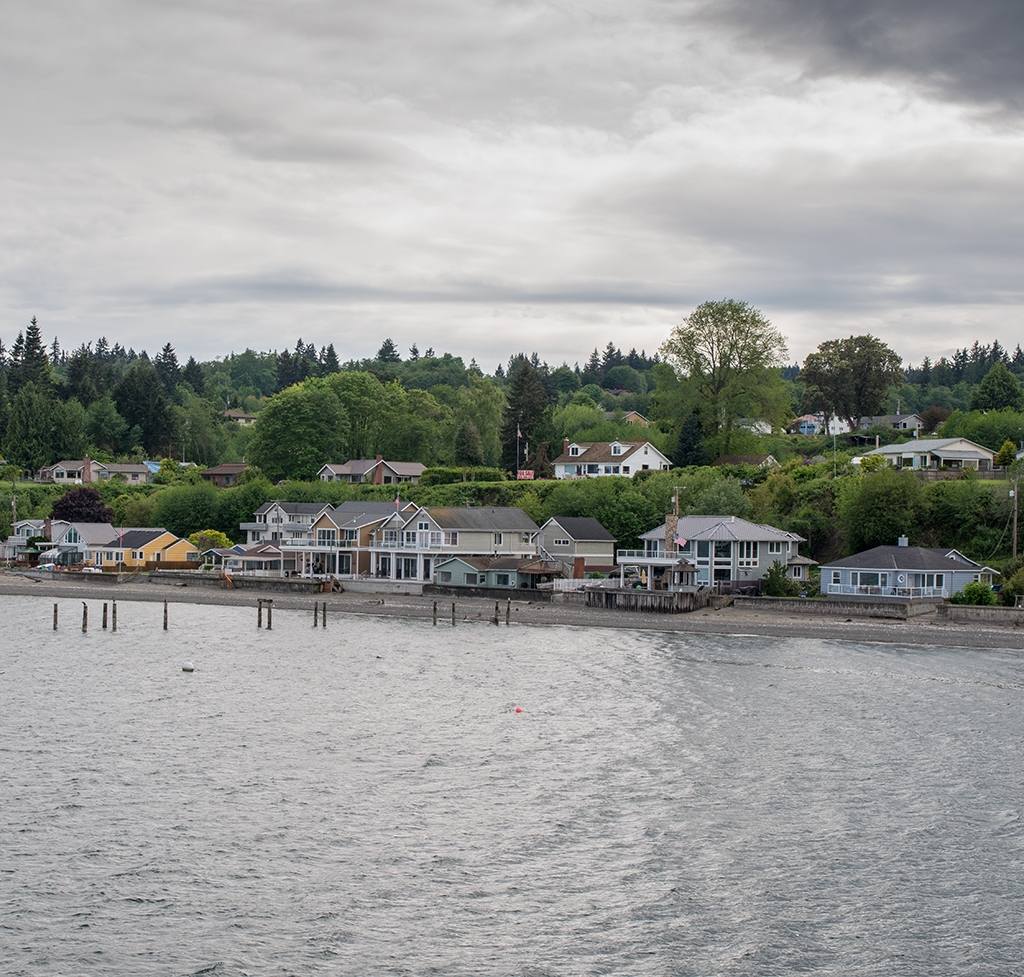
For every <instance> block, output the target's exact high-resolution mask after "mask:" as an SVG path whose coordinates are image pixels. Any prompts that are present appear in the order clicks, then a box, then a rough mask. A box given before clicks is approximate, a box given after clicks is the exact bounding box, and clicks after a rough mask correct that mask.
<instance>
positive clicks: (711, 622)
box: [0, 574, 1024, 651]
mask: <svg viewBox="0 0 1024 977" xmlns="http://www.w3.org/2000/svg"><path fill="white" fill-rule="evenodd" d="M4 595H10V596H20V597H41V598H46V599H48V600H54V599H56V600H60V599H64V600H83V601H113V600H122V601H141V602H147V603H160V602H162V601H165V600H166V601H167V602H168V603H175V604H214V605H220V606H224V607H252V608H255V607H256V602H257V600H258V599H259V594H258V593H256V592H253V591H231V590H220V589H214V588H210V587H202V586H197V587H189V586H187V585H186V586H176V585H167V584H153V583H148V582H147V583H128V584H117V585H110V584H90V583H87V582H80V581H78V580H76V581H74V582H71V581H63V580H42V579H40V580H38V581H34V580H33V579H32V578H30V577H25V576H21V575H10V574H0V599H2V597H3V596H4ZM271 599H272V600H273V606H274V609H275V610H287V611H292V610H299V611H305V612H307V613H310V614H311V613H312V611H313V607H314V605H319V604H324V603H326V605H327V609H328V613H329V614H330V615H331V617H332V619H335V620H336V619H337V618H338V617H341V618H344V617H345V616H346V615H352V614H360V615H367V616H373V617H404V618H410V619H414V620H432V618H433V613H434V603H435V598H433V597H424V596H420V595H413V594H409V595H406V594H384V595H374V594H366V593H351V592H348V591H346V592H345V593H341V594H315V595H305V594H282V593H275V594H273V595H272V598H271ZM453 603H454V605H455V615H456V623H460V622H465V621H490V620H493V616H494V604H495V601H494V600H492V599H489V598H484V597H465V598H455V599H451V598H445V599H438V600H437V620H438V624H439V625H441V624H445V623H447V624H448V626H451V625H450V622H451V606H452V604H453ZM498 621H499V624H500V625H502V626H504V624H505V605H504V604H503V603H501V602H499V616H498ZM510 623H512V624H528V625H532V626H539V627H543V626H558V627H580V628H606V629H613V630H622V629H625V630H630V631H659V632H664V633H678V634H720V635H753V636H757V637H765V638H819V639H823V640H835V641H872V642H885V643H888V644H906V645H940V646H944V647H962V648H975V649H982V648H1002V649H1009V650H1022V651H1024V630H1022V629H1018V628H1014V627H1012V626H1007V625H1003V626H1000V625H990V624H986V625H977V624H958V623H953V622H950V621H945V620H940V619H938V617H937V616H936V615H924V616H922V617H920V618H913V619H911V620H909V621H902V620H887V619H879V618H850V619H842V618H838V617H831V618H830V617H820V618H818V617H809V616H808V615H806V614H790V613H786V612H785V611H766V610H741V609H738V608H735V607H726V608H723V609H721V610H713V609H711V608H705V609H702V610H699V611H692V612H689V613H685V614H645V613H640V612H631V611H613V610H606V609H604V608H595V607H585V606H583V605H582V604H551V603H547V602H541V601H539V602H536V603H534V602H524V601H514V602H513V603H512V605H511V609H510Z"/></svg>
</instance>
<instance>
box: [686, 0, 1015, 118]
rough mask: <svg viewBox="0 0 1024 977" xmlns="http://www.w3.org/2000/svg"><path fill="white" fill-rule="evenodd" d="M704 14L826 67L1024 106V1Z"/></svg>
mask: <svg viewBox="0 0 1024 977" xmlns="http://www.w3.org/2000/svg"><path fill="white" fill-rule="evenodd" d="M702 16H703V17H705V18H707V20H708V21H710V22H713V23H717V24H724V25H728V26H729V28H730V29H731V30H733V31H735V32H736V33H737V34H739V35H740V36H742V37H743V38H744V40H745V41H746V42H747V43H748V44H753V45H757V46H759V47H765V48H769V49H771V50H773V51H776V52H781V51H784V52H786V54H787V55H789V56H791V57H793V58H795V59H797V60H799V61H801V62H804V63H806V64H807V65H808V67H809V69H810V70H811V71H812V72H813V73H815V74H818V75H828V74H836V73H853V74H862V75H878V76H883V77H893V78H906V79H910V80H912V81H914V82H916V83H919V84H922V85H925V86H927V87H928V88H929V89H931V90H933V91H935V92H937V93H940V94H941V95H942V96H943V97H945V98H950V99H954V100H965V101H972V102H977V103H981V104H984V105H993V106H999V107H1000V108H1002V109H1005V110H1008V111H1011V112H1013V113H1018V112H1019V111H1020V110H1021V108H1024V70H1022V67H1021V64H1022V62H1021V50H1022V49H1024V7H1021V5H1020V4H1019V3H1014V2H1012V0H975V2H972V3H963V2H962V0H897V2H893V0H841V2H840V0H837V2H832V3H821V2H820V0H726V2H719V0H716V2H714V3H713V4H711V5H709V6H708V7H707V8H706V9H705V11H704V12H703V15H702Z"/></svg>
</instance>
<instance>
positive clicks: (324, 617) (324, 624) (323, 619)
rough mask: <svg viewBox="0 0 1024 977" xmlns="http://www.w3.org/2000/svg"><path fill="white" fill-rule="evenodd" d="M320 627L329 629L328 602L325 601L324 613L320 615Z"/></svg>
mask: <svg viewBox="0 0 1024 977" xmlns="http://www.w3.org/2000/svg"><path fill="white" fill-rule="evenodd" d="M320 627H322V628H326V627H327V601H324V609H323V613H322V614H321V615H320Z"/></svg>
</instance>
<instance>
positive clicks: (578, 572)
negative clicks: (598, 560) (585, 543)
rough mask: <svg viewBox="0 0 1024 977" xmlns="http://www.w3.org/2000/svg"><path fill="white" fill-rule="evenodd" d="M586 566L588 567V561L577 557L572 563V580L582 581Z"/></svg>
mask: <svg viewBox="0 0 1024 977" xmlns="http://www.w3.org/2000/svg"><path fill="white" fill-rule="evenodd" d="M585 565H586V561H585V560H584V559H583V557H582V556H577V557H574V558H573V561H572V578H573V580H582V579H583V568H584V566H585Z"/></svg>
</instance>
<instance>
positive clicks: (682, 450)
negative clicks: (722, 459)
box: [672, 414, 708, 468]
mask: <svg viewBox="0 0 1024 977" xmlns="http://www.w3.org/2000/svg"><path fill="white" fill-rule="evenodd" d="M707 463H708V456H707V452H706V451H705V450H704V428H703V426H702V425H701V423H700V420H699V419H698V418H697V415H696V414H689V415H688V416H687V418H686V420H685V421H683V426H682V427H681V428H680V429H679V437H678V438H676V449H675V451H674V452H673V453H672V464H673V465H674V466H675V467H676V468H685V467H686V466H687V465H706V464H707Z"/></svg>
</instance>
